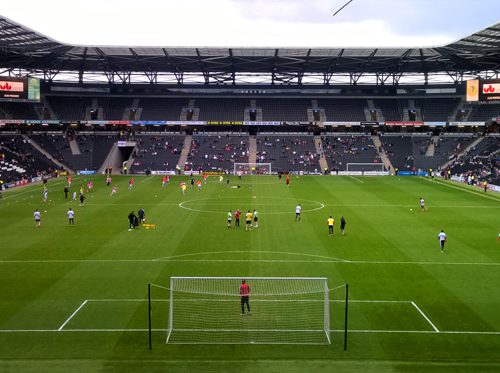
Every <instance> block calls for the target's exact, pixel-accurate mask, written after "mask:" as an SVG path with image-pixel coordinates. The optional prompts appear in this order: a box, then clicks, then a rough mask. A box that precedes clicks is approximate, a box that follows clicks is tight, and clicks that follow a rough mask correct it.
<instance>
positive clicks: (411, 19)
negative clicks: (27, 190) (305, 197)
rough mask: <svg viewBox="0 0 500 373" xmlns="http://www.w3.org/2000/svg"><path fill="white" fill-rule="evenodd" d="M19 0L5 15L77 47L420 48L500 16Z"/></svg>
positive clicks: (478, 11) (310, 6) (457, 5)
mask: <svg viewBox="0 0 500 373" xmlns="http://www.w3.org/2000/svg"><path fill="white" fill-rule="evenodd" d="M347 1H348V0H329V1H328V0H156V1H155V0H85V1H80V0H79V1H76V0H15V1H5V0H4V1H2V6H1V8H0V14H1V15H2V16H5V17H7V18H10V19H12V20H13V21H16V22H18V23H21V24H23V25H25V26H28V27H30V28H32V29H34V30H36V31H39V32H41V33H43V34H45V35H47V36H49V37H51V38H53V39H56V40H58V41H61V42H66V43H71V44H86V45H126V46H206V47H216V46H225V47H337V46H342V47H362V46H368V47H369V46H373V47H394V46H396V47H398V46H401V47H416V46H435V45H441V44H446V43H448V42H451V41H454V40H457V39H460V38H461V37H464V36H467V35H470V34H471V33H474V32H475V31H479V30H481V29H483V28H485V27H487V26H490V25H492V24H495V23H497V22H499V21H500V0H354V1H353V2H352V3H351V4H349V5H348V6H347V7H346V8H345V9H344V10H342V11H341V12H340V13H339V14H338V15H336V16H335V17H332V14H333V13H334V12H335V11H336V10H337V9H339V8H340V7H341V6H342V5H344V4H345V3H346V2H347Z"/></svg>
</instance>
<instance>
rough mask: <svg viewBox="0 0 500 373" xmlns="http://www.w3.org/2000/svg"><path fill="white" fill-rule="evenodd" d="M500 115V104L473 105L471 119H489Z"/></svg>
mask: <svg viewBox="0 0 500 373" xmlns="http://www.w3.org/2000/svg"><path fill="white" fill-rule="evenodd" d="M498 117H500V104H489V105H475V106H473V110H472V114H471V116H470V118H469V119H470V120H471V121H488V120H491V119H492V118H498Z"/></svg>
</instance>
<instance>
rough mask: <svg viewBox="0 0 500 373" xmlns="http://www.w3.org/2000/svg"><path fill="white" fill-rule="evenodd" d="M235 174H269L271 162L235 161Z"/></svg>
mask: <svg viewBox="0 0 500 373" xmlns="http://www.w3.org/2000/svg"><path fill="white" fill-rule="evenodd" d="M233 171H234V174H235V175H271V163H235V164H234V170H233Z"/></svg>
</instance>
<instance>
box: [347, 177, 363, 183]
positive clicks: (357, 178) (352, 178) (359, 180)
mask: <svg viewBox="0 0 500 373" xmlns="http://www.w3.org/2000/svg"><path fill="white" fill-rule="evenodd" d="M349 177H350V178H351V179H354V180H356V181H359V182H360V183H361V184H364V183H365V182H364V181H362V180H359V179H358V178H356V177H354V176H349Z"/></svg>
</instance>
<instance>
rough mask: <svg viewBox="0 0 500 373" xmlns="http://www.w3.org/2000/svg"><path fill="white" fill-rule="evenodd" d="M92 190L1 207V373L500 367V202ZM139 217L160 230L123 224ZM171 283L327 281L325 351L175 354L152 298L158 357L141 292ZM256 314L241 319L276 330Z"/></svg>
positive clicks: (440, 194) (161, 294)
mask: <svg viewBox="0 0 500 373" xmlns="http://www.w3.org/2000/svg"><path fill="white" fill-rule="evenodd" d="M90 179H91V180H92V181H93V184H94V188H93V189H92V190H91V191H90V192H89V193H86V197H87V198H86V201H85V206H84V207H82V206H79V201H78V202H77V201H72V200H71V194H70V195H69V196H68V199H67V200H65V198H64V193H63V188H64V186H65V184H66V181H65V180H64V179H53V180H50V181H49V182H48V190H49V194H48V196H49V201H48V202H47V203H44V202H43V201H42V186H41V185H31V186H28V187H25V188H19V189H16V190H12V191H9V192H6V193H4V195H3V198H2V200H0V237H1V240H0V247H1V250H0V268H1V272H0V294H1V296H0V371H16V372H17V371H22V372H26V371H37V372H39V371H50V372H56V371H62V372H66V371H86V372H88V371H118V370H120V371H168V372H205V371H207V372H234V371H238V372H256V371H258V372H261V373H267V372H330V371H362V372H371V371H423V370H425V371H427V372H430V371H433V372H434V371H435V372H442V371H460V372H462V371H478V370H480V371H498V370H499V369H500V286H499V284H500V241H498V240H497V236H498V234H499V233H500V195H499V194H494V193H483V192H481V191H480V190H478V189H476V188H472V187H467V186H464V185H458V184H456V183H452V182H445V181H438V180H434V181H433V180H429V179H426V178H417V177H324V176H310V177H307V176H300V177H295V176H293V177H292V178H291V183H290V186H289V187H287V186H286V185H285V183H284V181H283V182H282V183H279V182H278V178H277V177H270V176H269V177H268V176H262V177H251V176H248V177H243V178H242V179H241V180H239V179H238V178H236V177H231V178H230V183H229V185H227V184H226V181H225V180H224V182H223V183H219V180H218V176H217V177H215V176H211V177H209V178H208V183H207V184H203V185H202V188H201V190H197V187H196V185H195V186H194V187H193V188H191V187H190V185H189V178H188V177H172V178H171V181H170V184H169V185H167V186H166V187H165V188H162V186H161V177H160V176H143V177H135V181H136V182H135V186H134V188H133V190H128V180H129V178H128V177H125V176H122V177H118V176H115V177H113V185H114V184H116V185H117V186H118V193H117V194H116V195H114V196H110V193H111V187H106V185H105V181H104V177H103V176H77V177H74V178H73V189H72V191H73V190H77V189H79V188H80V186H81V185H83V184H85V183H86V181H87V180H90ZM182 180H184V181H186V182H187V184H188V187H187V191H186V193H185V195H183V194H182V193H181V188H180V187H179V183H180V182H181V181H182ZM85 185H86V184H85ZM236 186H239V188H237V187H236ZM420 197H423V198H424V199H425V201H426V207H427V210H426V211H421V209H420V206H419V198H420ZM297 204H301V206H302V214H301V215H302V216H301V220H300V221H296V220H295V206H296V205H297ZM69 207H71V208H72V209H73V210H75V224H74V225H73V226H70V225H69V224H68V218H67V216H66V212H67V211H68V208H69ZM139 208H143V209H144V210H145V212H146V223H148V224H155V225H156V229H144V228H138V229H135V230H133V231H129V229H128V228H129V223H128V219H127V216H128V214H129V213H130V212H131V211H134V212H136V213H137V210H138V209H139ZM35 209H39V210H40V212H41V214H42V218H41V227H39V228H37V227H35V222H34V218H33V212H34V210H35ZM236 209H240V210H241V211H242V212H243V213H245V212H246V211H247V210H252V211H253V210H254V209H256V210H257V211H258V213H259V227H258V228H252V230H251V231H245V222H244V217H242V218H241V227H239V228H237V227H235V226H234V216H233V225H232V228H231V229H228V228H227V212H228V210H231V211H233V213H234V211H235V210H236ZM330 215H332V216H333V218H334V219H335V228H334V235H333V236H329V235H328V226H327V218H328V217H329V216H330ZM341 215H343V216H344V217H345V220H346V222H347V224H346V229H345V235H343V236H342V235H341V234H340V228H339V224H340V216H341ZM441 230H444V231H445V232H446V234H447V236H448V240H447V243H446V246H445V252H444V253H441V251H440V247H439V241H438V233H439V232H440V231H441ZM171 276H217V277H218V276H222V277H226V276H228V277H229V276H231V277H238V278H245V277H327V278H328V285H329V288H330V289H332V290H331V291H330V294H329V303H330V326H331V337H332V343H331V344H329V345H295V344H283V345H282V344H277V345H261V344H218V343H217V342H224V341H223V340H214V341H213V342H214V344H182V345H181V344H170V343H169V344H166V343H165V340H166V329H167V324H168V315H169V314H168V310H169V301H170V299H169V295H170V294H169V291H168V289H162V288H160V287H153V290H152V313H153V318H152V329H153V333H152V344H153V349H152V350H149V347H148V284H149V283H153V284H156V285H160V286H162V287H165V288H168V287H169V279H170V277H171ZM345 283H348V284H349V314H348V316H349V317H348V329H349V334H348V350H347V351H344V349H343V348H344V334H343V328H344V306H345V302H344V297H345V292H344V291H345V288H344V287H343V286H342V285H343V284H345ZM256 309H257V311H255V312H254V313H253V314H252V316H245V317H246V318H247V320H252V321H249V322H252V323H254V324H256V325H255V326H256V327H258V325H257V324H259V323H260V322H264V323H269V320H266V318H265V315H262V314H259V312H258V309H259V308H258V307H256ZM297 312H300V311H299V310H297ZM207 313H210V310H209V309H208V310H207ZM219 316H220V324H221V328H224V326H225V325H226V326H227V325H233V324H234V323H238V322H240V321H238V320H241V318H242V316H240V312H239V300H237V301H236V304H235V312H234V315H231V314H227V313H224V314H220V315H219ZM250 318H254V319H250ZM207 319H209V320H210V322H214V321H213V320H214V319H217V314H215V315H213V314H207ZM259 320H264V321H259ZM270 327H272V325H271V326H270Z"/></svg>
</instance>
